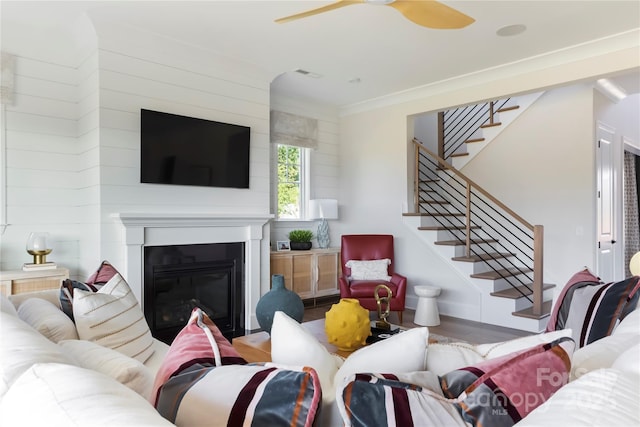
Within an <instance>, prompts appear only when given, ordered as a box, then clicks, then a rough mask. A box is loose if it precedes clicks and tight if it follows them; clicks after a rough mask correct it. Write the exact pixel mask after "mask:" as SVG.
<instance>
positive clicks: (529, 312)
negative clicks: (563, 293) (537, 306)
mask: <svg viewBox="0 0 640 427" xmlns="http://www.w3.org/2000/svg"><path fill="white" fill-rule="evenodd" d="M552 306H553V301H544V302H543V303H542V314H540V315H535V314H533V307H529V308H525V309H523V310H519V311H514V312H513V313H511V314H513V315H514V316H518V317H526V318H527V319H538V320H539V319H543V318H545V317H547V316H549V315H550V314H551V307H552Z"/></svg>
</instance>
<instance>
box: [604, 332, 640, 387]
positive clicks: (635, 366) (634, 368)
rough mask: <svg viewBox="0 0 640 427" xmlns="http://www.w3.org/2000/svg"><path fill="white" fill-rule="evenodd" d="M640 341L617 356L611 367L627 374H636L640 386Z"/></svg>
mask: <svg viewBox="0 0 640 427" xmlns="http://www.w3.org/2000/svg"><path fill="white" fill-rule="evenodd" d="M639 362H640V343H637V344H635V345H633V346H631V347H629V348H628V349H626V350H625V351H623V352H622V353H621V354H620V356H618V357H617V358H616V360H615V361H614V362H613V364H612V365H611V367H612V368H613V369H617V370H618V371H621V372H624V373H625V375H626V374H630V375H634V376H635V377H636V381H637V382H638V386H639V387H640V363H639Z"/></svg>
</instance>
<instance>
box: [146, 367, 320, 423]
mask: <svg viewBox="0 0 640 427" xmlns="http://www.w3.org/2000/svg"><path fill="white" fill-rule="evenodd" d="M321 393H322V392H321V387H320V381H319V380H318V375H317V374H316V372H315V370H313V369H311V368H308V367H299V366H295V367H294V366H279V365H275V364H273V363H266V364H251V365H224V366H206V367H205V366H202V365H199V364H196V365H192V366H190V367H189V368H187V369H185V370H183V371H181V372H180V373H179V374H177V375H175V376H173V377H171V378H170V379H169V380H168V381H167V382H166V383H165V384H164V385H163V386H162V388H161V389H160V392H159V395H158V403H157V409H158V412H159V413H160V414H162V415H163V416H164V417H165V418H167V419H168V420H169V421H171V422H173V423H175V424H176V425H178V426H199V427H205V426H211V427H216V426H243V425H244V426H292V427H311V426H312V425H314V420H315V417H316V413H317V411H318V406H319V404H320V396H321Z"/></svg>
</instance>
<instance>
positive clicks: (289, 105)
mask: <svg viewBox="0 0 640 427" xmlns="http://www.w3.org/2000/svg"><path fill="white" fill-rule="evenodd" d="M271 109H272V110H278V111H284V112H286V113H291V114H297V115H299V116H303V117H311V118H314V119H317V120H318V148H317V149H315V150H311V154H310V157H311V158H310V171H309V177H310V187H311V188H310V189H309V192H310V195H309V196H310V199H338V216H339V215H340V204H341V201H340V199H339V197H338V196H339V188H340V187H339V185H340V184H339V179H340V176H339V169H338V143H339V130H338V129H339V117H338V110H337V109H336V108H335V107H331V106H327V105H324V104H318V103H313V102H310V101H307V100H299V99H294V98H291V97H287V96H283V95H279V94H277V93H272V94H271ZM274 174H275V171H274ZM272 184H273V186H272V189H273V193H272V198H271V212H273V213H274V214H275V212H276V210H277V208H276V206H277V200H276V192H275V188H276V187H275V183H272ZM342 203H344V201H342ZM337 221H339V219H338V220H337ZM337 221H336V220H331V221H330V224H329V234H330V239H331V243H330V244H331V246H339V245H340V240H339V235H338V234H337V233H334V232H333V229H332V228H331V227H332V225H334V224H335V223H336V222H337ZM318 223H319V221H317V220H316V221H272V226H271V241H272V243H273V244H274V245H275V242H276V241H278V240H287V235H288V233H289V231H291V230H293V229H299V228H302V229H309V230H312V231H313V232H314V234H315V233H316V229H317V227H318ZM334 228H336V227H334ZM314 245H315V242H314Z"/></svg>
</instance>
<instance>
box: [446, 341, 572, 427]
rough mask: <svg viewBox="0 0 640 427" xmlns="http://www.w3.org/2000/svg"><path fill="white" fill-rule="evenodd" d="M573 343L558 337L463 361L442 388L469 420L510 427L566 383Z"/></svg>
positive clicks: (475, 424) (471, 422)
mask: <svg viewBox="0 0 640 427" xmlns="http://www.w3.org/2000/svg"><path fill="white" fill-rule="evenodd" d="M574 348H575V343H574V342H573V340H572V339H571V338H560V339H558V340H556V341H553V342H552V343H548V344H540V345H537V346H535V347H533V348H530V349H528V350H523V351H519V352H516V353H512V354H508V355H506V356H502V357H498V358H496V359H491V360H487V361H484V362H480V363H478V364H475V365H472V366H467V367H464V368H461V369H458V370H455V371H452V372H449V373H448V374H445V375H443V376H442V377H441V378H440V382H441V386H442V392H443V394H444V396H445V397H448V398H450V399H455V401H453V404H454V405H455V406H456V407H457V408H458V410H459V412H460V414H461V415H462V417H463V419H464V420H465V421H466V422H468V423H470V424H471V425H474V426H510V425H513V424H515V423H517V422H518V421H520V420H521V419H522V418H524V417H526V416H527V415H528V414H529V412H531V411H532V410H533V409H535V408H536V407H538V406H539V405H541V404H542V403H543V402H544V401H546V400H547V399H548V398H549V397H551V396H552V395H553V394H554V393H555V392H556V391H557V390H558V389H559V388H560V387H562V386H563V385H565V384H566V383H567V381H568V379H569V372H570V370H571V354H572V353H573V349H574Z"/></svg>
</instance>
